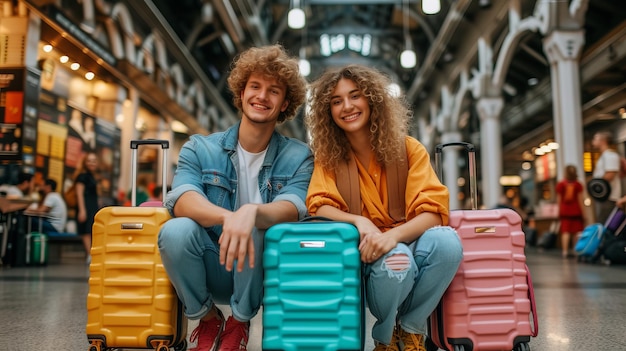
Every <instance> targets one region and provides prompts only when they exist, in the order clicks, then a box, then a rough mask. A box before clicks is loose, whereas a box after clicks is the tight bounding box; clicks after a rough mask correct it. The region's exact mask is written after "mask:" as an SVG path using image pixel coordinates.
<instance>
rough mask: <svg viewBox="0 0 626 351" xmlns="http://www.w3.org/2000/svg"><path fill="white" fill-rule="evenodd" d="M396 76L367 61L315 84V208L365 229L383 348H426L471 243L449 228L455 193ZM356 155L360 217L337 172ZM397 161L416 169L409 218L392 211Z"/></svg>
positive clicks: (372, 301)
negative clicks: (392, 87)
mask: <svg viewBox="0 0 626 351" xmlns="http://www.w3.org/2000/svg"><path fill="white" fill-rule="evenodd" d="M390 83H391V82H390V81H389V80H388V79H387V77H386V76H384V75H383V74H381V73H380V72H378V71H376V70H374V69H372V68H368V67H362V66H358V65H351V66H347V67H345V68H341V69H338V70H333V71H328V72H326V73H325V74H323V75H322V76H321V77H320V78H319V79H318V80H317V81H316V82H314V83H313V85H312V91H311V97H310V100H311V101H310V107H311V109H310V111H309V113H308V115H307V117H306V121H307V125H308V127H309V128H310V132H311V136H312V142H311V147H312V150H313V153H314V156H315V168H314V171H313V176H312V178H311V183H310V185H309V190H308V194H307V207H308V210H309V212H310V213H311V214H313V215H319V216H324V217H328V218H331V219H334V220H339V221H346V222H350V223H352V224H354V225H355V226H356V228H357V229H358V231H359V233H360V236H361V242H360V245H359V250H360V253H361V260H362V261H363V263H364V264H365V267H364V274H365V276H364V278H365V284H366V294H365V295H366V297H367V302H368V306H369V310H370V312H371V313H372V314H373V315H374V317H375V318H376V320H377V321H376V323H375V325H374V327H373V329H372V337H373V339H374V340H375V342H376V348H375V350H376V351H380V350H399V349H400V348H399V347H402V349H403V350H425V345H424V342H425V340H424V339H425V338H424V334H425V333H426V331H427V330H426V323H427V319H428V316H429V315H430V314H431V313H432V311H433V310H434V309H435V307H436V306H437V304H438V302H439V300H440V299H441V296H442V295H443V293H444V292H445V290H446V288H447V287H448V285H449V284H450V281H451V280H452V278H453V277H454V275H455V273H456V271H457V269H458V266H459V264H460V262H461V258H462V248H461V243H460V240H459V238H458V236H457V234H456V232H455V231H454V230H453V229H452V228H450V227H448V226H446V225H447V222H448V200H449V198H448V196H449V195H448V190H447V188H446V187H445V186H444V185H442V184H441V183H440V181H439V180H438V178H437V175H436V174H435V172H434V170H433V168H432V166H431V164H430V157H429V154H428V152H427V151H426V149H425V148H424V146H422V144H420V143H419V142H418V141H417V140H416V139H414V138H412V137H409V136H408V135H407V124H408V119H409V117H410V113H411V112H410V110H409V108H408V107H407V105H406V104H405V102H404V100H403V98H401V97H394V96H392V95H391V94H390V92H389V90H388V87H389V84H390ZM402 148H404V149H406V153H402V152H401V150H402ZM402 158H405V159H402ZM351 159H352V160H354V161H355V162H356V165H357V169H358V179H359V189H360V197H361V206H360V209H359V210H357V211H356V212H358V214H352V213H349V212H350V209H349V204H348V203H347V201H346V200H345V199H343V198H342V196H341V194H340V191H339V189H338V186H337V176H336V173H335V170H336V169H338V167H339V166H340V165H341V164H342V163H344V162H347V161H349V160H351ZM396 162H401V163H402V164H404V165H405V166H406V167H408V177H407V181H406V184H407V185H406V189H405V193H404V199H405V219H401V220H396V219H393V218H392V217H391V215H390V212H389V210H388V206H389V202H390V200H389V198H388V194H389V193H390V191H389V189H387V182H386V179H387V175H388V172H387V169H388V165H393V164H394V163H396ZM407 162H408V164H407Z"/></svg>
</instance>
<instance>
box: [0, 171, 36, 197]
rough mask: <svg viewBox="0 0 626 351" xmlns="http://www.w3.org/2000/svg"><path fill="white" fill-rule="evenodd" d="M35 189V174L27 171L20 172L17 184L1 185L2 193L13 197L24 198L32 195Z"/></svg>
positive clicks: (0, 190)
mask: <svg viewBox="0 0 626 351" xmlns="http://www.w3.org/2000/svg"><path fill="white" fill-rule="evenodd" d="M32 190H33V175H32V174H30V173H26V172H20V173H19V174H18V175H17V183H16V184H15V185H11V184H3V185H0V193H3V195H4V196H6V197H7V198H11V199H22V198H24V197H27V196H29V195H30V193H31V192H32Z"/></svg>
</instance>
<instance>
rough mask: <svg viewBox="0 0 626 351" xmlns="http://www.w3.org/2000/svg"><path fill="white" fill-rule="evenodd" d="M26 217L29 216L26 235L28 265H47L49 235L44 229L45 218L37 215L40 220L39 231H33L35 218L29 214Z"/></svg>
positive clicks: (26, 259) (26, 260)
mask: <svg viewBox="0 0 626 351" xmlns="http://www.w3.org/2000/svg"><path fill="white" fill-rule="evenodd" d="M26 217H28V223H27V227H28V231H27V233H26V235H24V243H25V247H26V253H25V255H24V257H25V262H26V265H38V266H45V265H47V264H48V236H47V235H46V234H44V233H43V231H42V221H43V218H42V217H41V216H36V217H37V220H38V221H39V228H38V231H33V229H32V222H33V218H32V217H31V216H29V215H26Z"/></svg>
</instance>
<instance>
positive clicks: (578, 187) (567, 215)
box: [556, 165, 585, 258]
mask: <svg viewBox="0 0 626 351" xmlns="http://www.w3.org/2000/svg"><path fill="white" fill-rule="evenodd" d="M564 174H565V179H563V180H561V181H560V182H558V183H557V184H556V200H557V204H558V205H559V220H560V221H561V254H562V256H563V258H567V257H570V256H571V254H570V252H569V250H570V248H571V247H572V245H573V244H574V242H573V240H572V238H573V237H574V235H577V234H578V233H580V232H582V230H583V229H584V227H585V220H584V212H583V209H584V205H583V190H584V188H583V185H582V184H581V183H580V182H579V181H578V174H577V172H576V166H574V165H567V166H565V173H564Z"/></svg>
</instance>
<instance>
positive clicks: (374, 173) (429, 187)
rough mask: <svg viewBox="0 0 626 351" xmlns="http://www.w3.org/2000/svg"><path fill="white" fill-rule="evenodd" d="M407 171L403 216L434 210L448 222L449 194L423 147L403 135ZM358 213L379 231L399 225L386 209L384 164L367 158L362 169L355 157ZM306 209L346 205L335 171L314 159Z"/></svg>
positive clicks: (344, 207) (312, 210)
mask: <svg viewBox="0 0 626 351" xmlns="http://www.w3.org/2000/svg"><path fill="white" fill-rule="evenodd" d="M406 150H407V158H408V161H409V172H408V177H407V183H406V192H405V204H406V219H407V220H410V219H412V218H413V217H415V216H417V215H418V214H420V213H422V212H432V213H438V214H439V215H440V216H441V220H442V222H443V225H447V224H448V211H449V210H448V207H449V193H448V188H446V187H445V186H444V185H443V184H441V182H440V181H439V178H437V174H436V173H435V171H434V169H433V167H432V165H431V163H430V155H429V154H428V151H427V150H426V148H425V147H424V146H423V145H422V144H421V143H420V142H419V141H417V140H416V139H415V138H412V137H409V136H407V137H406ZM356 164H357V168H358V172H359V189H360V191H361V205H362V210H361V214H362V215H363V216H364V217H367V218H369V219H370V220H371V221H372V222H373V223H374V224H375V225H376V226H377V227H378V228H380V229H381V231H386V230H388V229H390V228H393V227H395V226H398V225H400V224H403V223H404V222H396V221H395V220H394V219H392V218H391V216H390V215H389V212H388V196H387V173H386V170H385V168H384V167H382V166H381V165H379V164H378V163H377V162H375V160H371V162H370V164H369V167H368V168H367V169H366V168H365V167H364V166H363V165H362V164H361V163H360V162H359V160H358V159H356ZM306 204H307V208H308V211H309V213H310V214H311V215H315V213H316V212H317V209H318V208H320V207H321V206H323V205H329V206H333V207H335V208H338V209H340V210H342V211H344V212H348V204H347V203H346V202H345V201H344V200H343V198H342V197H341V195H340V194H339V190H338V189H337V182H336V177H335V172H334V171H333V170H330V171H329V170H325V169H323V168H322V167H321V166H320V165H319V164H318V163H317V162H316V163H315V168H314V169H313V176H312V177H311V183H310V184H309V190H308V194H307V198H306Z"/></svg>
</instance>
